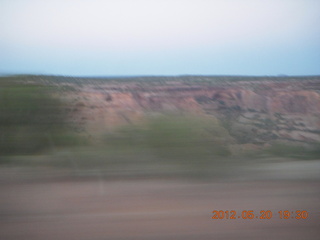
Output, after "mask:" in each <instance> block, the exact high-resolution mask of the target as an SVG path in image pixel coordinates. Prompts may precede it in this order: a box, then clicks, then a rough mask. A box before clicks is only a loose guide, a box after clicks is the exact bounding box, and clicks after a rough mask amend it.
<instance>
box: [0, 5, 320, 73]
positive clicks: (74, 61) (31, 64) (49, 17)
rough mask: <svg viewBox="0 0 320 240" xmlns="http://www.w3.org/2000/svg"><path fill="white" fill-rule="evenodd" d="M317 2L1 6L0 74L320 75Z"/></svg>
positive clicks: (319, 37) (319, 17) (319, 15)
mask: <svg viewBox="0 0 320 240" xmlns="http://www.w3.org/2000/svg"><path fill="white" fill-rule="evenodd" d="M319 25H320V1H319V0H0V34H1V37H0V74H22V73H27V74H30V73H31V74H54V75H78V76H81V75H82V76H89V75H91V76H92V75H94V76H110V75H122V76H128V75H184V74H201V75H278V74H287V75H320V27H319Z"/></svg>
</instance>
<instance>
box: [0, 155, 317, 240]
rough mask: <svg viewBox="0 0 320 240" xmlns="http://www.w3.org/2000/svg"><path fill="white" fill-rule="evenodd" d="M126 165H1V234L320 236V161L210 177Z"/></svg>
mask: <svg viewBox="0 0 320 240" xmlns="http://www.w3.org/2000/svg"><path fill="white" fill-rule="evenodd" d="M125 170H127V172H131V175H130V174H123V175H122V177H121V178H120V177H118V178H110V177H109V178H108V174H107V173H106V172H105V173H104V174H99V171H96V172H91V175H90V176H88V175H87V176H84V175H83V176H79V174H81V173H78V175H77V174H75V173H74V172H73V173H72V172H69V171H61V170H59V171H54V170H48V169H46V168H43V169H42V168H41V169H38V170H37V169H34V168H31V169H30V168H26V167H24V168H21V167H9V166H8V167H3V168H2V169H1V181H0V191H1V198H0V238H1V239H15V240H16V239H17V240H19V239H21V240H22V239H23V240H25V239H33V240H42V239H46V240H50V239H52V240H53V239H62V240H63V239H67V240H72V239H74V240H82V239H83V240H85V239H92V240H102V239H117V240H118V239H137V240H138V239H139V240H141V239H185V240H186V239H187V240H189V239H190V240H191V239H282V240H283V239H284V240H285V239H290V240H293V239H309V240H310V239H319V227H320V223H319V219H320V212H319V207H320V201H319V199H320V191H319V189H320V184H319V180H320V176H319V174H318V173H319V172H320V161H319V160H314V161H309V162H305V161H294V162H292V161H282V162H280V163H279V162H272V161H271V160H269V161H268V162H266V161H264V163H260V164H253V165H251V167H249V166H247V167H242V168H241V167H240V168H237V169H232V168H231V166H230V171H231V172H232V170H234V171H233V173H232V174H230V175H229V176H228V177H220V178H215V179H211V180H208V179H206V180H203V179H202V180H201V179H199V178H197V179H196V180H195V179H188V178H184V177H177V178H174V177H173V175H171V174H169V175H168V176H167V177H164V176H162V177H161V174H159V175H158V177H150V176H146V175H145V176H143V175H140V176H139V175H136V174H133V172H135V171H134V169H130V168H128V167H127V169H123V171H125ZM119 174H120V173H119ZM177 174H179V173H177ZM169 176H170V177H169ZM180 176H181V175H180ZM213 210H218V211H219V210H223V211H226V210H236V211H237V212H238V213H239V212H240V213H241V211H243V210H254V212H255V213H259V212H260V211H261V210H265V211H267V210H271V211H272V212H273V217H272V218H271V219H241V218H240V219H211V217H212V215H213V214H212V213H211V212H212V211H213ZM280 210H283V211H284V210H289V211H294V212H295V211H296V210H301V211H302V210H306V211H308V212H309V216H308V218H307V219H299V220H297V219H280V218H279V216H278V211H280Z"/></svg>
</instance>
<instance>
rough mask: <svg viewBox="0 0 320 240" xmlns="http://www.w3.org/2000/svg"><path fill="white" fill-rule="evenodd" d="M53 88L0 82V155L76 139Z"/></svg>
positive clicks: (28, 150)
mask: <svg viewBox="0 0 320 240" xmlns="http://www.w3.org/2000/svg"><path fill="white" fill-rule="evenodd" d="M52 91H53V88H49V87H44V86H40V85H26V84H17V83H14V84H8V82H1V85H0V155H19V154H20V155H21V154H35V153H39V152H41V151H44V150H49V149H52V148H55V147H59V146H66V145H72V144H74V143H76V142H77V141H78V140H77V138H76V137H75V136H73V135H72V134H71V133H70V132H68V125H67V121H66V120H67V119H66V113H65V111H64V106H63V103H62V102H60V101H59V100H58V99H56V98H54V97H52Z"/></svg>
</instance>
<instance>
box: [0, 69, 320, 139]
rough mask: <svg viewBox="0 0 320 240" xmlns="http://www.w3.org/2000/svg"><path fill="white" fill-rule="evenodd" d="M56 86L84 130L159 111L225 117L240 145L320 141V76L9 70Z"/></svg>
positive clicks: (27, 79) (91, 131) (94, 130)
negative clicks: (130, 74)
mask: <svg viewBox="0 0 320 240" xmlns="http://www.w3.org/2000/svg"><path fill="white" fill-rule="evenodd" d="M1 81H2V82H8V81H10V82H12V81H17V82H23V83H27V84H33V83H37V84H45V85H53V86H57V87H58V89H59V91H58V93H56V94H57V96H58V97H59V98H61V99H64V100H66V101H67V102H68V107H67V110H68V112H69V116H70V121H72V122H73V123H75V124H76V125H77V126H78V128H77V130H78V131H81V132H84V133H87V134H89V135H91V136H92V135H95V134H97V133H101V132H104V131H110V130H112V129H114V128H115V127H117V126H122V125H127V124H129V125H130V124H134V123H137V122H141V121H143V120H144V119H145V118H146V117H147V116H150V115H154V114H159V113H168V112H169V113H190V114H196V115H198V116H212V117H213V118H218V119H219V120H220V121H221V123H222V125H223V126H224V127H225V128H226V129H227V130H228V131H229V133H230V135H231V136H232V137H233V138H234V139H235V140H236V141H237V142H238V143H240V144H247V143H253V144H259V145H261V144H265V143H269V142H272V141H274V140H283V141H289V142H297V143H299V142H301V143H316V142H320V77H319V76H314V77H231V76H216V77H214V76H178V77H132V78H75V77H59V76H28V75H26V76H15V77H2V79H1Z"/></svg>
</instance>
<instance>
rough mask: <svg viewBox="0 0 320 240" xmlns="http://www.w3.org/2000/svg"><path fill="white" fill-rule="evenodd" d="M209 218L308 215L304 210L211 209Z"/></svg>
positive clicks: (262, 217)
mask: <svg viewBox="0 0 320 240" xmlns="http://www.w3.org/2000/svg"><path fill="white" fill-rule="evenodd" d="M212 214H213V215H212V217H211V219H272V218H279V219H297V220H300V219H301V220H303V219H307V218H308V217H309V212H308V211H306V210H279V211H271V210H260V211H254V210H242V211H237V210H213V211H212Z"/></svg>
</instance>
